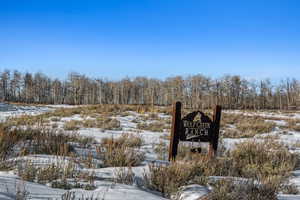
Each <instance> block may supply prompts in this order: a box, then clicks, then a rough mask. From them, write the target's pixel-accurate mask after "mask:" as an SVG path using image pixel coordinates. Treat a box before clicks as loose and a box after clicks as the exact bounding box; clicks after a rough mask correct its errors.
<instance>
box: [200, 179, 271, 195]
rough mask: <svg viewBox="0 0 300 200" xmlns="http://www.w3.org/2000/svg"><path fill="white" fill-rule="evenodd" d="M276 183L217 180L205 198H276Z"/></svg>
mask: <svg viewBox="0 0 300 200" xmlns="http://www.w3.org/2000/svg"><path fill="white" fill-rule="evenodd" d="M276 191H277V185H273V184H272V183H267V184H263V183H256V182H255V181H234V180H232V179H223V180H220V181H217V182H216V183H215V184H214V186H213V191H212V192H211V193H209V194H208V196H207V197H205V199H206V200H237V199H238V200H277V193H276Z"/></svg>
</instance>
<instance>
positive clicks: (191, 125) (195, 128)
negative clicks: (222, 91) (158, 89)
mask: <svg viewBox="0 0 300 200" xmlns="http://www.w3.org/2000/svg"><path fill="white" fill-rule="evenodd" d="M181 107H182V104H181V102H180V101H177V102H175V103H174V105H173V112H172V128H171V139H170V146H169V161H171V160H175V159H176V156H177V151H178V144H179V141H194V140H200V142H208V143H209V149H208V157H209V158H212V157H214V156H215V155H216V153H217V149H218V140H219V131H220V121H221V112H222V107H221V106H220V105H216V106H215V108H214V114H213V119H212V120H211V119H210V118H209V117H208V116H206V115H205V114H204V113H203V112H201V111H195V112H192V113H189V114H187V115H186V116H185V117H184V118H181ZM198 114H200V115H201V121H193V120H194V118H195V117H196V116H197V115H198ZM185 133H187V134H188V136H191V137H189V138H187V137H186V135H187V134H185ZM192 133H193V134H192ZM203 133H204V134H203Z"/></svg>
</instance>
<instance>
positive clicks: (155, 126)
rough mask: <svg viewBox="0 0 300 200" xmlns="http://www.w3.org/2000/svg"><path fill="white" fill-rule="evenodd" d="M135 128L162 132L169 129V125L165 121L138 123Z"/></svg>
mask: <svg viewBox="0 0 300 200" xmlns="http://www.w3.org/2000/svg"><path fill="white" fill-rule="evenodd" d="M137 129H140V130H147V131H152V132H163V131H164V130H165V129H170V126H169V125H168V124H166V123H165V122H151V123H138V124H137Z"/></svg>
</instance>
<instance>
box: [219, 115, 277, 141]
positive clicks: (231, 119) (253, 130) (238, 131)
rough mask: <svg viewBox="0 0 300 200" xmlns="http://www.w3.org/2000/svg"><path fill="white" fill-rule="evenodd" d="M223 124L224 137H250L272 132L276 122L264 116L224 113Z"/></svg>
mask: <svg viewBox="0 0 300 200" xmlns="http://www.w3.org/2000/svg"><path fill="white" fill-rule="evenodd" d="M229 125H231V126H232V127H230V126H229ZM221 126H222V129H221V131H222V132H221V134H222V136H223V137H224V138H250V137H254V136H255V135H258V134H263V133H269V132H271V131H272V130H274V128H275V126H276V124H275V123H273V122H269V121H265V119H264V118H263V117H257V116H255V117H254V116H245V115H238V114H228V113H224V114H223V116H222V121H221Z"/></svg>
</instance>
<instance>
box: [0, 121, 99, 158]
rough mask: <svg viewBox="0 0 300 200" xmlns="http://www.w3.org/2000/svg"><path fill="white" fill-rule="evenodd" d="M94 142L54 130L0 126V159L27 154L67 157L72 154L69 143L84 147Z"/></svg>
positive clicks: (90, 139)
mask: <svg viewBox="0 0 300 200" xmlns="http://www.w3.org/2000/svg"><path fill="white" fill-rule="evenodd" d="M93 141H94V140H93V139H92V138H83V137H80V136H78V135H77V134H65V133H63V132H62V131H60V130H56V129H38V128H36V129H31V128H26V129H21V128H13V127H7V126H4V125H0V159H1V160H2V161H4V160H5V159H7V158H8V157H11V156H18V155H27V154H50V155H60V156H67V155H69V154H70V153H72V152H73V147H72V145H71V143H77V144H78V145H80V146H82V147H84V146H88V145H89V144H90V143H91V142H93Z"/></svg>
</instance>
